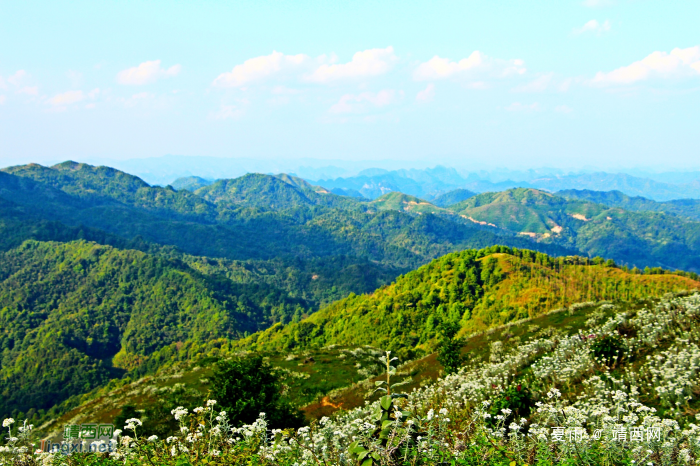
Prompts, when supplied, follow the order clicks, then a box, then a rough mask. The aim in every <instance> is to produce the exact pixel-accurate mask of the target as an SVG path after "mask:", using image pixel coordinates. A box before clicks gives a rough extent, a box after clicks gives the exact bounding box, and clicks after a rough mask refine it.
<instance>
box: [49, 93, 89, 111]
mask: <svg viewBox="0 0 700 466" xmlns="http://www.w3.org/2000/svg"><path fill="white" fill-rule="evenodd" d="M82 100H85V94H83V91H67V92H63V93H61V94H56V95H55V96H53V97H51V98H50V99H49V100H48V102H49V104H50V105H53V106H54V107H62V106H66V105H70V104H74V103H77V102H80V101H82Z"/></svg>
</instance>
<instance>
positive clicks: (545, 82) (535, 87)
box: [513, 73, 554, 92]
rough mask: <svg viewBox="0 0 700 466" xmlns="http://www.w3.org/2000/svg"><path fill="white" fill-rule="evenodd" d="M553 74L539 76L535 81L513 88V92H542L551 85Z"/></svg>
mask: <svg viewBox="0 0 700 466" xmlns="http://www.w3.org/2000/svg"><path fill="white" fill-rule="evenodd" d="M553 78H554V73H547V74H543V75H542V76H539V77H538V78H536V79H535V80H533V81H531V82H529V83H527V84H523V85H522V86H518V87H515V88H513V91H515V92H544V91H546V90H547V88H548V87H549V86H550V84H552V79H553Z"/></svg>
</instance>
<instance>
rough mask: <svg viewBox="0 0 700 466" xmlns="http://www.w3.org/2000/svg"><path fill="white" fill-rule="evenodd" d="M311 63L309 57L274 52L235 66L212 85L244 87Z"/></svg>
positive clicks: (218, 77)
mask: <svg viewBox="0 0 700 466" xmlns="http://www.w3.org/2000/svg"><path fill="white" fill-rule="evenodd" d="M310 61H311V58H310V57H309V56H308V55H304V54H298V55H285V54H283V53H281V52H276V51H273V52H272V53H271V54H270V55H262V56H260V57H255V58H251V59H248V60H246V61H244V62H243V63H241V64H240V65H236V66H234V67H233V69H232V70H231V71H228V72H226V73H221V74H220V75H219V76H217V78H216V79H215V80H214V82H213V83H212V85H213V86H215V87H243V86H245V85H247V84H251V83H254V82H258V81H262V80H264V79H267V78H269V77H271V76H274V75H280V74H283V73H285V72H288V71H290V70H298V69H299V67H301V66H302V65H304V64H306V63H309V62H310Z"/></svg>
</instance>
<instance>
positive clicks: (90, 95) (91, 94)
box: [88, 88, 100, 100]
mask: <svg viewBox="0 0 700 466" xmlns="http://www.w3.org/2000/svg"><path fill="white" fill-rule="evenodd" d="M99 93H100V89H99V88H95V89H93V90H91V91H90V92H88V97H90V98H91V99H93V100H94V99H95V98H96V97H97V95H98V94H99Z"/></svg>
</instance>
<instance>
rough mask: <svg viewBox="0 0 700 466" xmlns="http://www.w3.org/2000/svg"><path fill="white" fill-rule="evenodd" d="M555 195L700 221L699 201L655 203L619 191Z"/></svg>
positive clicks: (573, 191) (586, 190) (567, 191)
mask: <svg viewBox="0 0 700 466" xmlns="http://www.w3.org/2000/svg"><path fill="white" fill-rule="evenodd" d="M556 194H557V196H562V197H565V198H567V199H585V200H589V201H592V202H596V203H598V204H605V205H608V206H611V207H620V208H622V209H625V210H631V211H644V210H649V211H654V212H664V213H667V214H675V215H678V216H681V217H687V218H691V219H693V220H698V221H700V199H677V200H672V201H666V202H657V201H652V200H651V199H647V198H645V197H642V196H634V197H632V196H628V195H626V194H624V193H622V192H620V191H591V190H588V189H582V190H578V189H568V190H564V191H558V192H557V193H556Z"/></svg>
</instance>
